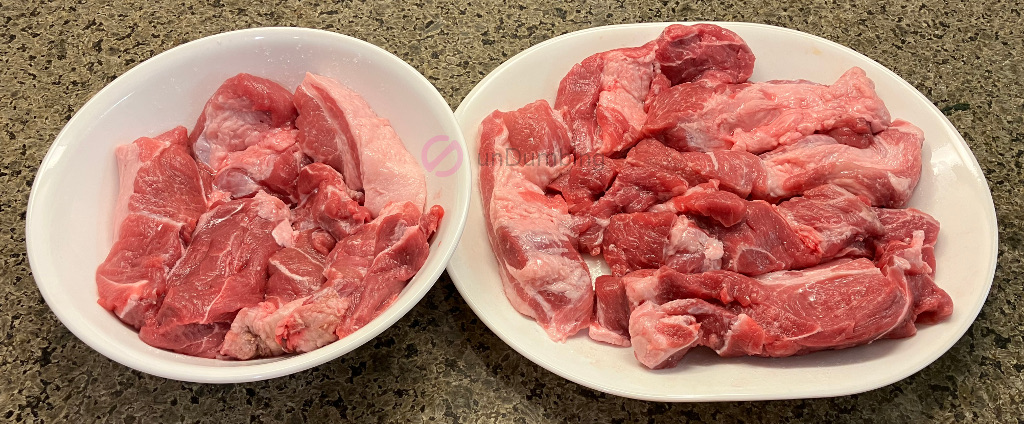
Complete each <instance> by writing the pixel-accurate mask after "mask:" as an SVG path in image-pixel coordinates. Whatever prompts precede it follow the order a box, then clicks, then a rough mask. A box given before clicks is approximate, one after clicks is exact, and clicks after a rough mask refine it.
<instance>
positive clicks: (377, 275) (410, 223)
mask: <svg viewBox="0 0 1024 424" xmlns="http://www.w3.org/2000/svg"><path fill="white" fill-rule="evenodd" d="M442 215H443V210H442V209H441V207H439V206H434V207H433V208H431V209H430V211H429V212H428V213H426V214H423V213H421V212H420V211H419V210H418V209H417V208H416V206H415V205H413V204H412V202H403V203H391V204H389V205H388V206H387V207H385V208H384V209H383V210H382V211H381V214H380V215H379V216H378V217H377V218H376V219H374V220H373V221H372V222H370V223H368V224H366V225H364V226H362V227H360V228H359V230H358V231H356V232H355V233H353V234H352V235H350V236H349V237H346V238H345V239H343V240H340V241H339V242H338V244H337V245H336V246H335V247H334V249H333V250H331V252H330V254H328V256H327V257H326V260H325V263H327V267H326V268H323V275H324V276H325V277H326V281H324V282H323V285H322V286H320V287H319V288H318V289H316V290H315V291H312V292H310V291H308V290H304V291H302V292H300V293H297V294H303V296H301V297H298V296H289V297H287V298H286V299H290V300H288V301H287V303H284V304H280V303H279V302H274V301H271V299H270V293H269V292H268V300H267V301H266V302H262V303H260V304H259V305H256V306H255V307H251V308H246V309H243V310H242V312H240V313H239V314H238V316H237V317H236V318H235V320H234V322H233V323H232V325H231V331H230V332H229V333H228V334H227V337H225V339H224V346H223V348H222V349H221V350H220V352H221V354H223V355H227V356H230V357H233V358H237V359H251V358H254V357H264V356H273V355H278V354H281V353H302V352H308V351H311V350H313V349H317V348H320V347H323V346H325V345H327V344H328V343H331V342H334V341H335V340H338V339H339V338H342V337H345V336H347V335H349V334H351V333H353V332H355V331H356V330H358V329H359V328H362V327H363V326H364V325H366V324H367V323H369V322H370V321H371V320H372V319H374V318H376V317H377V316H378V315H380V313H381V312H383V311H384V310H385V309H387V308H388V307H389V306H390V305H391V304H392V303H393V302H394V301H395V299H397V298H398V295H399V294H400V293H401V291H402V289H404V288H405V285H406V284H407V283H408V281H409V280H410V279H411V278H412V277H413V276H414V275H415V274H416V272H417V271H419V269H420V268H421V267H422V266H423V264H424V262H425V261H426V259H427V256H428V254H429V253H430V246H429V245H428V244H427V240H428V239H429V238H430V236H431V235H432V234H433V233H434V232H435V231H436V230H437V226H438V225H439V224H440V220H441V218H442ZM304 288H310V286H304ZM289 293H290V294H291V293H296V292H294V291H289Z"/></svg>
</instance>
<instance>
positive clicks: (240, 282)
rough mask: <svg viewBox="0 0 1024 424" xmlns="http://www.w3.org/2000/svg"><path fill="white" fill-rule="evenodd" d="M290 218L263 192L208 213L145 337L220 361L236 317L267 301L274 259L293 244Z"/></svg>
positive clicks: (172, 276) (283, 207) (174, 272)
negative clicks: (269, 267)
mask: <svg viewBox="0 0 1024 424" xmlns="http://www.w3.org/2000/svg"><path fill="white" fill-rule="evenodd" d="M288 217H289V211H288V207H287V206H286V205H285V204H284V203H283V202H281V200H280V199H278V198H276V197H273V196H270V195H268V194H265V193H262V192H261V193H257V194H256V196H255V197H253V198H248V199H239V200H233V201H229V202H226V203H223V204H221V205H219V206H217V207H215V208H214V209H212V210H210V211H209V212H207V213H206V214H204V215H203V216H202V217H201V218H200V220H199V223H198V225H197V227H196V230H195V234H194V236H193V239H192V242H191V243H190V244H189V246H188V248H187V249H186V250H185V254H184V256H182V258H181V260H180V261H179V262H178V263H177V265H175V267H174V269H172V270H171V273H170V274H169V275H168V277H167V294H166V296H165V297H164V299H163V302H162V303H161V305H160V309H159V310H158V311H157V313H156V315H155V316H154V317H153V319H151V320H149V321H147V323H146V325H145V326H143V327H142V329H141V330H140V332H139V337H140V338H142V340H143V341H144V342H146V343H148V344H150V345H152V346H155V347H159V348H164V349H169V350H173V351H176V352H180V353H184V354H188V355H193V356H202V357H211V358H212V357H215V356H216V355H217V351H218V349H219V348H220V344H221V342H222V341H223V337H224V334H225V333H226V332H227V329H228V328H229V327H230V324H231V322H232V320H234V318H235V314H236V313H237V312H238V311H239V310H240V309H242V308H244V307H247V306H251V305H255V304H257V303H259V302H261V301H262V300H263V298H264V292H265V290H266V284H267V263H268V260H269V258H270V257H271V256H272V255H273V254H274V253H276V252H277V251H278V250H280V249H281V247H282V246H289V245H292V244H293V234H292V230H291V227H290V226H289V222H288Z"/></svg>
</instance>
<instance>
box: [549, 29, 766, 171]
mask: <svg viewBox="0 0 1024 424" xmlns="http://www.w3.org/2000/svg"><path fill="white" fill-rule="evenodd" d="M753 67H754V55H753V54H752V53H751V52H750V49H749V48H748V47H747V45H746V43H744V42H743V40H742V39H740V38H739V36H737V35H736V34H735V33H733V32H732V31H729V30H727V29H724V28H721V27H718V26H715V25H706V24H698V25H693V26H685V25H671V26H669V27H667V28H666V29H665V30H664V31H663V32H662V34H661V36H660V37H658V39H656V40H654V41H651V42H649V43H647V44H645V45H643V46H640V47H630V48H622V49H615V50H609V51H606V52H601V53H597V54H594V55H592V56H590V57H587V58H586V59H584V60H583V61H582V62H580V63H578V64H576V65H575V66H573V68H572V69H571V70H570V71H569V73H568V74H566V76H565V77H564V78H562V81H561V82H560V83H559V86H558V95H557V97H556V98H555V109H557V110H558V111H559V112H560V113H561V114H562V115H563V116H564V117H565V122H566V124H568V126H569V134H570V136H571V137H572V143H573V151H574V153H575V154H576V155H578V156H582V155H592V154H593V155H607V156H614V155H615V154H618V153H621V152H624V151H625V150H626V149H629V148H630V147H632V146H633V144H635V143H636V142H637V141H638V140H639V139H640V138H639V136H640V129H641V127H642V126H643V123H644V121H645V120H646V118H647V113H646V111H645V110H646V109H645V106H644V102H645V101H646V100H647V99H649V98H650V97H651V96H653V95H654V94H656V93H657V92H659V91H660V90H662V89H664V88H667V87H668V86H669V85H672V84H678V83H681V82H689V81H695V80H698V79H707V80H709V81H714V82H722V83H739V82H744V81H746V80H747V78H749V77H750V74H751V72H752V71H753Z"/></svg>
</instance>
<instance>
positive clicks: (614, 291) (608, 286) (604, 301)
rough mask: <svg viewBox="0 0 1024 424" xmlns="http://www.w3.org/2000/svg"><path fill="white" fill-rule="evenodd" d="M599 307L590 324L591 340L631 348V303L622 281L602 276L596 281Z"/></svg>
mask: <svg viewBox="0 0 1024 424" xmlns="http://www.w3.org/2000/svg"><path fill="white" fill-rule="evenodd" d="M594 294H595V297H596V298H597V305H596V307H595V309H594V318H593V320H592V321H591V322H590V331H589V333H588V335H589V336H590V338H591V339H594V340H597V341H599V342H605V343H608V344H613V345H617V346H629V344H630V343H629V302H628V300H627V299H626V288H625V287H624V286H623V285H622V279H621V278H618V277H614V276H611V275H602V276H599V277H597V279H596V280H594Z"/></svg>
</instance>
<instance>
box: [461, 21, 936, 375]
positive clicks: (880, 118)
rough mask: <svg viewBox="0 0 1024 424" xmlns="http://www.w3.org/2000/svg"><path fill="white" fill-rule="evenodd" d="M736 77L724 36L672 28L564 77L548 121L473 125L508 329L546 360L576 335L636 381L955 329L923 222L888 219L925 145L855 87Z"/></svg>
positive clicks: (539, 111) (532, 111)
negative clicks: (701, 361) (699, 365)
mask: <svg viewBox="0 0 1024 424" xmlns="http://www.w3.org/2000/svg"><path fill="white" fill-rule="evenodd" d="M753 69H754V56H753V54H752V53H751V51H750V49H749V48H748V47H747V46H746V44H745V43H744V42H743V40H742V39H740V38H739V36H737V35H736V34H734V33H732V32H731V31H728V30H726V29H724V28H720V27H717V26H714V25H706V24H699V25H693V26H685V25H670V26H668V27H667V28H666V29H665V30H664V31H663V32H662V34H661V35H660V36H659V37H658V38H657V39H655V40H652V41H651V42H649V43H647V44H645V45H643V46H640V47H627V48H621V49H616V50H610V51H606V52H601V53H597V54H594V55H592V56H590V57H588V58H586V59H584V60H583V61H582V62H580V63H579V64H577V65H575V66H573V67H572V69H570V70H569V72H568V73H567V74H566V75H565V77H564V78H563V79H562V81H561V84H560V85H559V87H558V91H557V93H553V94H556V97H555V105H554V107H553V108H552V107H550V106H549V105H548V103H547V102H546V101H544V100H540V101H537V102H534V103H531V104H529V105H526V106H524V107H523V108H521V109H519V110H515V111H510V112H500V111H495V112H494V113H493V114H491V115H490V116H489V117H487V118H486V119H485V120H484V121H483V123H482V124H481V131H480V132H481V134H480V152H479V154H480V164H481V170H480V181H481V184H480V187H481V192H482V200H483V206H484V212H485V218H486V221H487V230H488V235H489V238H490V240H491V245H492V248H493V251H494V254H495V256H496V257H497V259H498V263H499V270H500V273H501V278H502V284H503V286H504V291H505V294H506V296H507V298H508V300H509V301H510V302H511V304H512V306H513V307H514V308H515V309H516V310H517V311H519V312H520V313H522V314H523V315H526V316H528V317H530V318H533V319H534V320H536V321H537V323H538V324H540V326H541V327H542V328H543V329H544V330H545V331H546V332H547V334H548V336H549V337H550V338H551V339H552V340H555V341H559V342H561V341H565V340H566V339H568V338H569V337H572V336H573V335H575V334H576V333H577V332H578V331H580V330H582V329H584V328H587V329H589V331H588V332H589V335H590V337H591V338H592V339H594V340H597V341H601V342H605V343H609V344H613V345H619V346H631V345H632V346H633V348H634V351H635V354H636V357H637V359H638V360H639V361H640V362H641V363H642V364H643V365H645V366H647V367H649V368H665V367H671V366H674V365H675V364H676V363H678V362H679V361H680V360H681V359H682V357H683V355H685V354H686V352H687V351H689V350H690V349H692V348H694V347H697V346H706V347H709V348H711V349H713V350H715V351H716V352H718V353H719V354H720V355H722V356H737V355H755V356H770V357H779V356H790V355H800V354H805V353H809V352H814V351H819V350H825V349H842V348H847V347H853V346H857V345H862V344H866V343H871V342H872V341H874V340H877V339H881V338H901V337H908V336H911V335H913V334H915V332H916V324H933V323H937V322H941V321H942V320H944V319H945V318H947V317H948V316H949V315H950V314H951V313H952V307H953V304H952V300H951V299H950V298H949V296H948V295H947V294H946V293H945V292H944V291H943V290H942V289H941V288H939V287H938V286H936V285H935V279H934V278H935V268H936V264H935V254H934V248H935V243H936V241H937V239H938V232H939V224H938V222H937V221H935V220H934V219H933V218H932V217H930V216H928V215H927V214H925V213H924V212H921V211H918V210H916V209H892V208H900V207H903V206H905V205H906V204H907V202H908V201H909V200H910V198H911V195H912V194H913V192H914V188H915V187H916V186H917V182H918V181H919V179H920V176H921V167H922V159H921V152H922V148H923V142H924V134H923V133H922V131H921V130H920V129H918V128H917V127H915V126H914V125H913V124H911V123H909V122H906V121H903V120H900V119H895V120H894V119H892V118H891V117H890V115H889V111H888V109H887V108H886V107H885V104H884V103H883V101H882V99H881V97H880V96H879V94H880V93H877V92H876V91H875V87H874V83H873V82H872V81H871V79H870V78H868V76H867V74H866V73H865V72H864V71H863V70H861V69H859V68H852V69H849V70H848V71H846V72H845V73H843V74H842V75H841V76H839V78H838V79H837V80H836V81H835V82H834V83H833V84H831V85H822V84H819V83H816V82H811V81H804V80H797V81H767V82H750V81H748V80H747V79H748V78H749V77H750V76H751V75H752V72H753ZM881 94H884V93H881ZM513 153H514V154H515V156H516V157H515V158H508V157H506V156H508V155H510V154H513ZM510 159H511V160H510ZM587 255H602V256H603V259H604V260H605V261H606V262H607V263H608V265H609V268H610V270H611V273H612V275H600V276H599V275H591V274H590V268H588V266H587V264H586V262H585V261H584V258H585V257H586V256H587Z"/></svg>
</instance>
